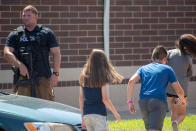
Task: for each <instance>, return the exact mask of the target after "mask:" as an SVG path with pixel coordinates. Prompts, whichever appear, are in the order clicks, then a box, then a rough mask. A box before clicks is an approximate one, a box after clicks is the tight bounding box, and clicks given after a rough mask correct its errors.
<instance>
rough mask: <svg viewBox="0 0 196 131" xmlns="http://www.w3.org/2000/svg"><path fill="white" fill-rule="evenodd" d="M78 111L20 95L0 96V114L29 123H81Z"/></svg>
mask: <svg viewBox="0 0 196 131" xmlns="http://www.w3.org/2000/svg"><path fill="white" fill-rule="evenodd" d="M79 113H80V112H79V109H77V108H74V107H71V106H67V105H64V104H60V103H57V102H51V101H47V100H42V99H38V98H32V97H27V96H21V95H13V94H10V95H0V114H1V115H2V114H5V115H10V116H15V117H21V118H24V119H25V120H29V121H42V122H57V123H64V124H70V125H76V124H80V123H81V116H80V114H79Z"/></svg>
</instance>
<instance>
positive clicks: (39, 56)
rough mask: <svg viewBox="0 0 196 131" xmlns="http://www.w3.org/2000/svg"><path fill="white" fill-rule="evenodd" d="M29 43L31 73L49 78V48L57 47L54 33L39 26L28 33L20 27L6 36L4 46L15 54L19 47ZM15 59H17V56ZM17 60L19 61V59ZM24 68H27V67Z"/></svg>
mask: <svg viewBox="0 0 196 131" xmlns="http://www.w3.org/2000/svg"><path fill="white" fill-rule="evenodd" d="M38 42H39V43H38ZM30 43H31V45H32V46H31V47H32V48H33V49H31V50H32V51H31V52H32V59H33V61H32V62H33V71H34V72H36V73H37V76H39V77H42V76H45V77H49V76H50V75H51V70H50V64H49V52H50V48H53V47H58V46H59V43H58V42H57V40H56V36H55V34H54V32H53V31H52V30H51V29H49V28H47V27H41V26H39V25H37V26H36V27H35V28H34V30H33V31H28V30H26V29H25V27H23V26H20V27H18V28H17V29H16V30H14V31H12V32H11V33H10V34H9V35H8V38H7V41H6V44H5V45H6V46H9V47H12V48H14V50H15V52H17V51H18V50H19V48H20V46H21V45H23V46H25V45H28V44H30ZM16 57H17V58H18V56H17V55H16ZM18 59H19V60H20V58H18ZM24 64H25V63H24ZM26 66H27V67H28V65H26Z"/></svg>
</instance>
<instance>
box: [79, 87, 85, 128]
mask: <svg viewBox="0 0 196 131" xmlns="http://www.w3.org/2000/svg"><path fill="white" fill-rule="evenodd" d="M79 102H80V112H81V117H82V129H86V125H85V123H84V119H83V107H84V96H83V90H82V87H80V97H79Z"/></svg>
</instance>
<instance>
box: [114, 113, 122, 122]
mask: <svg viewBox="0 0 196 131" xmlns="http://www.w3.org/2000/svg"><path fill="white" fill-rule="evenodd" d="M114 116H115V118H116V123H118V122H119V121H120V119H121V118H120V115H119V114H118V113H116V114H115V115H114Z"/></svg>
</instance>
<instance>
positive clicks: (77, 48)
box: [0, 0, 196, 108]
mask: <svg viewBox="0 0 196 131" xmlns="http://www.w3.org/2000/svg"><path fill="white" fill-rule="evenodd" d="M28 4H31V5H34V6H36V8H37V9H38V11H39V20H38V23H39V24H43V25H45V26H48V27H50V28H51V29H53V31H54V32H55V34H56V36H57V40H58V41H59V43H60V47H61V55H62V64H61V71H60V77H59V83H58V86H57V87H55V93H56V95H57V101H59V102H62V103H66V104H69V105H73V106H76V107H78V94H79V90H78V89H79V88H77V87H79V84H78V79H79V75H80V72H81V69H82V67H83V65H84V63H85V61H86V59H87V58H88V55H89V53H90V51H91V50H92V49H93V48H101V49H103V48H104V42H103V38H104V37H103V14H104V0H0V18H1V19H0V89H4V90H7V91H10V89H11V87H12V72H11V71H10V66H9V65H8V64H7V63H6V62H5V60H4V59H3V48H4V44H5V41H6V38H7V36H8V34H9V32H10V31H12V30H13V29H14V28H16V27H17V26H19V25H22V21H21V12H22V9H23V8H24V6H26V5H28ZM184 33H191V34H194V35H196V1H195V0H110V49H109V51H110V59H111V61H112V63H113V65H114V66H115V67H116V69H117V70H118V71H119V72H120V73H121V74H122V75H123V76H124V77H125V81H124V83H123V84H121V85H118V86H117V87H116V86H114V87H113V85H112V86H111V87H113V88H110V97H111V99H112V101H113V102H114V104H115V105H118V107H119V108H121V107H123V106H124V105H126V86H127V85H126V84H127V81H128V79H129V77H130V76H131V75H132V74H133V73H134V72H135V70H136V69H137V68H138V67H139V66H141V65H143V64H147V63H149V62H150V56H151V51H152V49H153V48H154V47H155V46H156V45H164V46H165V47H166V48H167V49H170V48H174V41H175V40H176V39H177V38H178V37H179V36H180V35H181V34H184ZM193 70H194V74H193V77H192V78H191V83H190V88H189V98H190V99H189V100H190V104H189V106H190V107H196V104H195V103H194V102H193V101H194V100H196V96H195V95H194V91H196V88H195V89H194V85H196V73H195V72H196V59H193ZM119 86H120V88H119ZM138 86H139V85H138ZM193 90H194V91H193ZM138 91H139V88H137V89H136V92H137V93H138ZM70 94H73V95H71V96H70ZM136 100H137V95H135V101H136Z"/></svg>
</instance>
